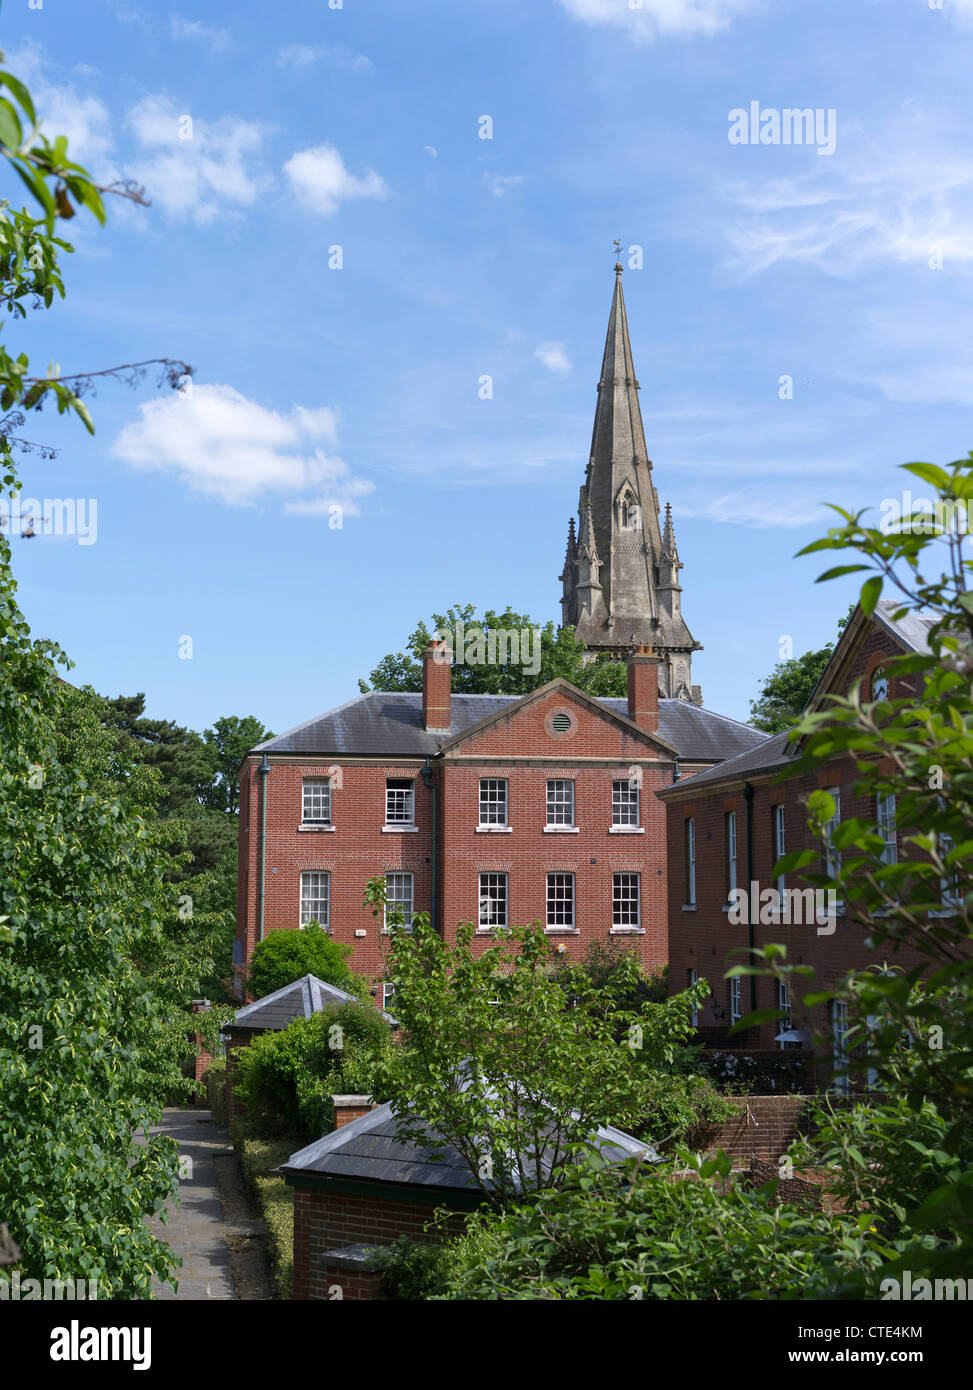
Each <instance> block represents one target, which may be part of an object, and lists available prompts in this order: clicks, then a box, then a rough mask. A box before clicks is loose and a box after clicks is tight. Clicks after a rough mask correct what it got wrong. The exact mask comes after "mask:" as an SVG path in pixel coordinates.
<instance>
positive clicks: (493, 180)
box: [483, 174, 524, 198]
mask: <svg viewBox="0 0 973 1390" xmlns="http://www.w3.org/2000/svg"><path fill="white" fill-rule="evenodd" d="M483 177H484V178H485V179H486V181H487V184H488V185H489V188H490V192H491V193H492V194H493V196H494V198H505V197H506V196H507V194H508V193H509V192H510V190H511V189H512V188H516V187H517V185H518V184H521V183H523V181H524V176H523V174H484V175H483Z"/></svg>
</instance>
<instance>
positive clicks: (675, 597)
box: [561, 244, 699, 703]
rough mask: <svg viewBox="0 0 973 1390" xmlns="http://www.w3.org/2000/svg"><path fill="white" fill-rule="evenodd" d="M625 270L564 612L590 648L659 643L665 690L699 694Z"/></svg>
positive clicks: (615, 299) (614, 650)
mask: <svg viewBox="0 0 973 1390" xmlns="http://www.w3.org/2000/svg"><path fill="white" fill-rule="evenodd" d="M616 245H617V244H616ZM622 275H623V270H622V266H621V263H620V262H616V265H615V288H614V292H613V294H612V302H611V310H610V313H609V316H608V332H607V333H606V335H605V348H604V352H603V354H602V362H601V377H600V379H599V381H598V400H597V404H596V406H595V419H594V427H593V429H592V432H591V452H590V455H589V458H588V469H587V474H586V477H585V485H584V487H582V489H581V496H580V501H579V507H578V521H579V525H578V538H577V542H576V550H575V563H574V565H573V566H572V565H571V564H570V563H566V564H565V569H564V572H563V574H562V576H561V577H562V580H563V581H564V594H563V598H562V613H563V615H564V616H563V618H562V621H564V622H565V623H573V624H574V626H575V630H576V632H577V635H578V636H579V637H580V638H581V639H582V641H583V642H584V643H585V645H586V646H587V647H588V648H589V650H590V651H592V652H597V651H602V652H606V653H608V654H610V655H612V656H614V658H615V659H616V660H619V659H621V658H622V657H623V656H624V654H625V652H626V651H627V650H628V649H630V648H632V647H641V646H647V647H653V648H654V649H655V650H656V651H657V652H658V653H659V655H660V656H661V657H662V662H661V664H660V666H659V688H660V693H661V694H662V695H663V696H664V697H669V698H673V697H675V698H681V699H686V700H694V701H696V702H697V703H698V701H699V695H698V687H695V686H693V685H692V678H691V677H692V673H691V664H692V653H693V651H695V650H697V649H698V647H699V643H698V642H697V641H696V640H695V639H694V638H693V636H692V634H691V633H690V631H689V629H688V628H687V626H686V624H685V622H684V620H683V617H682V613H681V610H680V602H679V595H680V592H681V590H680V586H679V570H680V569H681V565H680V562H679V558H678V555H677V553H676V541H675V531H674V528H673V524H672V512H671V509H670V508H669V507H668V506H667V507H666V518H665V531H664V533H663V531H662V529H661V528H660V526H659V498H658V494H657V493H656V490H655V486H654V483H653V481H652V460H651V459H650V458H649V456H648V450H647V449H646V445H645V432H644V429H643V425H642V411H641V409H640V406H639V396H638V392H639V383H638V378H637V377H636V374H635V360H634V357H633V354H632V341H631V337H630V335H629V328H628V314H627V311H626V307H625V292H624V289H623V288H622ZM571 539H572V538H571V537H569V549H570V541H571ZM572 585H573V588H572Z"/></svg>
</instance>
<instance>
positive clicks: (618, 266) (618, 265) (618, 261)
mask: <svg viewBox="0 0 973 1390" xmlns="http://www.w3.org/2000/svg"><path fill="white" fill-rule="evenodd" d="M612 247H613V248H614V251H615V274H616V275H621V273H622V243H621V242H620V241H619V240H618V237H616V238H615V240H614V241H613V242H612Z"/></svg>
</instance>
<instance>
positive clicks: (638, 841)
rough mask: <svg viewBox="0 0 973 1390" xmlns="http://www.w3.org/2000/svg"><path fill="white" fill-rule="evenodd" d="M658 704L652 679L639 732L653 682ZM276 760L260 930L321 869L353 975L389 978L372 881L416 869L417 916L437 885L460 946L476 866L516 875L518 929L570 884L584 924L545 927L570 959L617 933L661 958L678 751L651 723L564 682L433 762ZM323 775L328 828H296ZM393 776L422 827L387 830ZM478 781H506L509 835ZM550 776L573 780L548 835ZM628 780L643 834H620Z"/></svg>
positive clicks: (514, 919) (289, 912)
mask: <svg viewBox="0 0 973 1390" xmlns="http://www.w3.org/2000/svg"><path fill="white" fill-rule="evenodd" d="M443 669H444V670H445V671H446V673H448V669H449V668H448V667H446V668H443ZM653 697H654V698H653ZM653 697H650V696H649V695H648V694H647V690H646V682H645V681H643V680H639V681H638V682H636V687H635V692H634V693H633V699H636V698H637V700H638V701H639V702H640V705H642V706H645V708H644V709H642V708H640V709H639V714H640V717H641V718H642V720H643V721H644V723H652V724H654V723H655V722H656V717H655V714H654V713H653V708H654V709H656V710H657V707H658V700H657V696H656V695H655V691H654V687H653ZM555 716H558V718H557V721H556V722H555ZM565 716H566V719H565ZM565 723H566V725H567V727H566V728H564V727H562V726H563V725H564V724H565ZM261 762H262V758H261V756H260V755H258V754H252V755H251V756H250V757H249V758H248V759H247V760H246V762H245V763H244V766H243V768H242V770H241V775H240V808H241V810H240V866H239V913H238V927H237V939H238V954H239V956H240V958H241V961H243V962H248V961H249V958H250V954H251V952H252V951H253V948H254V945H255V944H256V941H257V938H258V924H259V915H260V906H259V896H260V858H261V855H260V839H261V824H262V807H261V783H262V781H263V779H264V774H263V773H262V772H261ZM268 764H269V771H268V772H267V773H266V784H267V807H266V849H265V856H266V881H265V890H264V932H265V933H267V932H270V931H280V930H294V929H297V928H299V926H300V917H301V901H300V897H301V874H302V872H315V871H316V872H325V873H327V874H329V876H330V878H329V900H330V909H329V915H330V922H329V927H330V930H331V932H332V934H333V936H334V938H335V939H336V940H337V941H341V942H343V943H345V944H347V945H348V946H350V947H351V948H352V952H353V954H352V956H351V957H350V961H349V963H350V965H351V967H352V969H354V970H355V971H356V972H358V973H359V974H361V975H363V976H365V977H366V978H368V979H371V980H373V981H380V980H381V979H382V978H383V976H384V965H383V947H384V945H385V941H386V939H385V937H384V935H383V933H382V923H381V921H380V920H378V919H376V918H374V917H373V916H372V914H371V911H370V910H369V909H367V908H365V907H363V906H362V896H363V894H364V891H365V886H366V883H367V881H368V879H369V878H371V877H374V876H381V875H385V874H388V873H394V872H399V873H406V874H411V875H412V876H413V904H414V910H415V911H416V912H431V911H432V909H433V899H434V888H435V906H436V913H435V915H436V924H437V927H438V929H439V930H440V931H442V932H444V933H445V935H446V937H447V939H452V938H453V936H454V934H455V930H456V927H457V925H458V924H459V923H461V922H464V921H473V922H474V923H475V922H476V921H477V919H478V899H479V891H480V883H479V875H480V874H481V873H502V874H506V875H507V890H508V904H507V921H508V924H511V925H513V924H522V923H528V922H542V923H543V922H545V921H546V910H547V909H546V894H547V874H548V873H555V872H556V873H566V874H572V875H574V904H575V925H574V927H573V928H571V929H561V930H557V931H554V930H552V936H553V937H555V939H556V940H557V943H558V945H559V947H562V946H563V948H564V951H565V954H566V955H567V956H568V957H569V958H571V959H580V958H582V957H583V956H584V955H585V954H586V952H587V949H588V947H589V945H590V944H591V943H592V942H595V941H607V940H608V939H609V938H611V937H613V936H615V937H617V938H620V939H625V940H627V941H629V942H630V943H631V945H632V947H633V948H634V949H635V950H636V951H637V953H638V955H639V958H640V960H641V962H642V964H643V966H644V967H646V968H647V969H650V970H651V969H654V968H657V967H659V966H661V965H662V964H664V963H665V961H666V959H667V955H668V951H667V933H666V908H667V904H666V830H665V810H664V808H663V807H662V805H661V804H660V802H659V801H658V800H657V798H656V795H655V793H656V791H657V790H659V789H661V788H662V787H664V786H667V785H669V784H670V783H671V782H672V780H673V776H674V770H675V757H674V755H673V753H672V751H671V750H670V749H669V748H668V746H667V745H666V744H665V743H664V742H662V741H661V740H660V739H659V736H658V734H657V733H655V731H654V729H648V728H645V727H639V726H637V725H636V724H634V723H633V722H630V721H629V720H628V719H625V718H619V717H618V716H616V715H614V714H613V713H611V712H610V711H609V710H607V709H605V708H604V707H603V706H600V705H598V704H597V703H596V702H595V701H592V700H590V699H588V698H587V697H585V696H583V695H582V694H581V693H580V692H578V691H576V690H574V688H573V687H571V686H569V685H568V684H567V683H566V682H557V683H554V685H553V686H552V687H545V689H544V690H543V691H541V692H536V694H535V697H528V698H527V699H526V700H525V701H521V702H518V703H517V704H515V705H513V706H512V707H511V708H510V710H509V712H505V713H504V714H503V716H502V717H498V718H496V719H494V720H492V721H485V722H484V723H483V724H481V725H476V726H474V727H473V729H472V730H470V731H468V733H467V734H466V735H464V736H462V737H461V738H458V739H453V740H450V741H447V742H446V744H445V745H444V748H443V751H442V753H441V755H440V756H438V757H437V758H435V759H434V760H432V761H431V765H430V766H429V767H428V768H427V766H426V760H425V759H421V758H412V759H404V760H402V761H396V762H393V761H382V760H379V759H369V758H352V757H343V758H341V759H334V758H331V757H321V758H315V757H307V756H301V755H290V754H287V755H274V754H271V755H270V756H269V758H268ZM424 773H425V775H424ZM324 776H327V777H330V779H331V789H332V790H331V808H332V809H331V824H330V826H329V827H328V828H323V827H319V828H313V829H312V828H307V827H303V826H302V784H303V780H304V778H314V777H324ZM387 778H401V779H408V781H409V782H410V783H411V784H412V788H413V804H414V812H415V817H414V827H412V826H410V827H409V828H408V829H406V828H402V829H391V828H389V827H387V826H386V824H385V805H386V802H385V795H386V779H387ZM481 778H501V779H506V781H507V790H508V808H509V811H508V826H507V827H505V828H504V829H502V830H500V831H485V830H483V829H481V827H480V826H479V784H480V779H481ZM549 778H559V779H564V780H568V781H573V783H574V792H575V825H574V826H573V827H571V828H570V829H566V830H555V831H552V830H550V829H547V828H546V825H545V823H546V819H547V811H546V791H547V781H548V779H549ZM630 778H632V779H635V780H637V781H639V782H640V783H641V790H640V821H639V825H638V827H637V828H636V832H635V833H627V832H623V831H619V830H618V828H617V827H616V828H615V829H613V828H612V782H613V780H620V779H624V780H628V779H630ZM434 789H435V790H434ZM434 800H435V802H436V825H435V827H434V825H433V803H434ZM434 863H435V865H436V880H435V884H434V880H433V865H434ZM622 873H624V874H637V875H639V880H638V882H639V898H640V926H639V928H638V929H637V930H635V931H630V930H625V931H623V930H613V917H612V894H613V875H614V874H622ZM481 939H482V940H483V942H484V944H485V945H486V944H489V942H490V941H491V940H492V937H491V935H490V933H489V932H488V931H487V932H484V933H483V936H482V938H481ZM241 968H242V967H240V966H238V969H241ZM377 1002H379V1003H381V997H379V998H378V1001H377Z"/></svg>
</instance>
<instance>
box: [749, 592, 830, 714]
mask: <svg viewBox="0 0 973 1390" xmlns="http://www.w3.org/2000/svg"><path fill="white" fill-rule="evenodd" d="M854 608H855V606H854V604H852V606H851V608H850V609H849V610H848V612H847V614H846V615H845V616H844V617H843V618H840V619H839V620H838V635H839V637H840V635H841V633H842V632H844V630H845V627H846V626H847V623H848V619H849V618H850V617H851V615H852V613H853V612H854ZM833 652H834V643H833V642H827V643H826V644H825V645H824V646H823V647H821V648H820V650H818V651H816V652H804V654H803V655H802V656H794V657H790V658H789V659H788V660H787V661H779V662H778V663H777V665H776V666H775V667H774V669H773V671H771V673H770V675H769V676H768V677H767V678H766V679H765V681H764V683H763V685H762V686H761V688H760V694H759V696H758V697H757V699H756V700H751V701H750V723H751V724H752V725H753V726H754V728H755V729H763V731H764V732H765V733H768V734H781V733H783V732H784V730H785V729H789V728H791V726H792V725H794V724H796V723H797V721H798V719H800V717H801V715H802V714H803V713H804V709H805V706H806V705H807V703H808V701H809V700H810V698H811V696H812V695H813V694H814V690H815V687H816V686H817V683H818V681H819V680H820V679H821V676H822V675H823V674H824V668H825V667H826V666H827V664H828V662H829V661H830V660H831V657H832V654H833Z"/></svg>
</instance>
